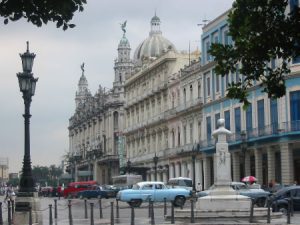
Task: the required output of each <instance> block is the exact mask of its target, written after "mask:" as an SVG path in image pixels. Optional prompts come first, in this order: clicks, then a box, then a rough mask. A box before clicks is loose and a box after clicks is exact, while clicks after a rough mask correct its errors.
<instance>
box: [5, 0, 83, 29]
mask: <svg viewBox="0 0 300 225" xmlns="http://www.w3.org/2000/svg"><path fill="white" fill-rule="evenodd" d="M83 4H86V0H43V1H41V0H30V1H28V0H2V1H1V2H0V16H1V17H4V24H7V23H8V22H9V21H17V20H19V19H21V18H25V19H27V21H28V22H30V23H32V24H34V25H36V26H38V27H40V26H42V25H43V24H47V23H48V22H49V21H51V22H55V23H56V27H57V28H59V27H62V28H63V30H66V29H68V28H73V27H75V24H70V23H69V22H70V21H71V20H72V18H73V15H74V13H75V12H76V11H79V12H81V11H83Z"/></svg>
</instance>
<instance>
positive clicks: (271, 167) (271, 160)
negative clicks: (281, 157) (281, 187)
mask: <svg viewBox="0 0 300 225" xmlns="http://www.w3.org/2000/svg"><path fill="white" fill-rule="evenodd" d="M267 154H268V182H269V181H270V180H275V149H272V147H271V146H269V147H268V149H267Z"/></svg>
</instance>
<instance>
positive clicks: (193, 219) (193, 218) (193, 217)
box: [191, 198, 195, 223]
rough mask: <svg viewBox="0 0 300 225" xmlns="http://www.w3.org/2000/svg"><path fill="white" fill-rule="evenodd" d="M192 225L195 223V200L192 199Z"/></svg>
mask: <svg viewBox="0 0 300 225" xmlns="http://www.w3.org/2000/svg"><path fill="white" fill-rule="evenodd" d="M191 223H195V215H194V199H193V198H191Z"/></svg>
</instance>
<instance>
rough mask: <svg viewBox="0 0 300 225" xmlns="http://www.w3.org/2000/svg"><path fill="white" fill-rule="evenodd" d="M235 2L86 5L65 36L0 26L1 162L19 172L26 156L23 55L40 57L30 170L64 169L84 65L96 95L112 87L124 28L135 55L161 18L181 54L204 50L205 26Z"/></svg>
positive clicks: (115, 0)
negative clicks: (19, 75) (21, 75)
mask: <svg viewBox="0 0 300 225" xmlns="http://www.w3.org/2000/svg"><path fill="white" fill-rule="evenodd" d="M232 2H233V0H185V1H184V0H142V1H141V0H101V1H96V0H88V4H87V5H86V6H85V10H84V11H83V12H81V13H76V14H75V16H74V19H73V21H72V22H73V23H75V24H76V27H75V28H73V29H68V30H67V31H62V29H57V28H56V27H55V24H51V23H49V24H48V25H46V26H43V27H41V28H37V27H35V26H33V25H32V24H30V23H27V22H26V21H24V20H22V21H18V22H9V24H8V25H4V24H3V20H2V19H1V20H0V66H1V81H0V104H1V110H0V157H8V158H9V172H18V171H20V170H21V168H22V161H23V155H24V118H23V116H22V114H23V113H24V103H23V99H22V94H21V92H20V91H19V85H18V81H17V77H16V73H17V72H22V66H21V59H20V57H19V53H23V52H25V50H26V41H27V40H28V41H29V42H30V51H31V52H34V53H35V54H36V58H35V61H34V66H33V73H34V76H35V77H39V80H38V83H37V87H36V93H35V96H33V101H32V104H31V114H32V117H31V121H30V122H31V123H30V128H31V134H30V135H31V160H32V165H33V166H34V165H40V166H42V165H46V166H49V165H51V164H55V165H59V164H60V163H61V160H62V158H63V157H62V156H63V155H65V153H66V152H67V151H68V148H69V146H68V145H69V144H68V143H69V141H68V129H67V128H68V120H69V118H70V117H71V116H72V115H73V113H74V110H75V100H74V98H75V92H76V90H77V84H78V81H79V78H80V75H81V69H80V65H81V64H82V63H83V62H84V63H85V75H86V78H87V80H88V83H89V89H90V90H91V92H92V94H95V92H96V91H97V89H98V86H99V84H101V85H102V86H104V87H108V88H111V87H112V82H113V79H114V70H113V63H114V59H115V58H116V57H117V46H118V43H119V41H120V39H121V37H122V31H121V29H120V23H122V22H124V21H125V20H127V27H126V29H127V32H126V36H127V39H128V40H129V42H130V45H131V48H132V51H131V55H133V52H134V50H135V49H136V47H137V46H138V44H139V43H140V42H142V41H143V40H144V39H145V38H147V37H148V35H149V31H150V20H151V18H152V16H153V15H154V12H155V10H156V14H157V16H158V17H160V19H161V30H162V33H163V36H164V37H165V38H167V39H169V40H170V41H171V42H172V43H173V44H174V45H175V47H176V48H177V50H186V51H187V50H188V46H189V41H190V43H191V50H192V51H193V50H196V48H197V47H198V48H200V42H199V41H200V35H201V30H202V28H201V26H197V24H199V23H202V20H203V19H209V20H211V19H214V18H215V17H217V16H218V15H220V14H221V13H223V12H225V11H226V10H228V9H229V8H230V7H231V5H232Z"/></svg>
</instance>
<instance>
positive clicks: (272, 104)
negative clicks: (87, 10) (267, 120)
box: [270, 99, 278, 133]
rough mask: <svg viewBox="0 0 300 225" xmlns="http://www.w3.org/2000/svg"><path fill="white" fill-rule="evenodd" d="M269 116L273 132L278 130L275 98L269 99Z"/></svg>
mask: <svg viewBox="0 0 300 225" xmlns="http://www.w3.org/2000/svg"><path fill="white" fill-rule="evenodd" d="M270 114H271V115H270V116H271V127H272V131H273V133H277V130H278V109H277V99H271V100H270Z"/></svg>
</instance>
